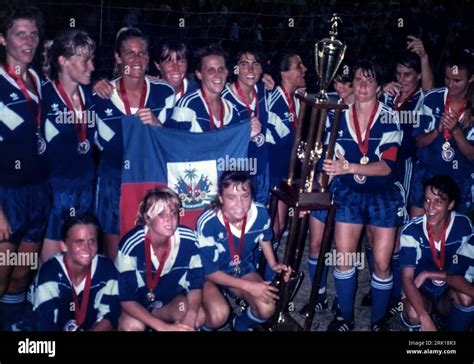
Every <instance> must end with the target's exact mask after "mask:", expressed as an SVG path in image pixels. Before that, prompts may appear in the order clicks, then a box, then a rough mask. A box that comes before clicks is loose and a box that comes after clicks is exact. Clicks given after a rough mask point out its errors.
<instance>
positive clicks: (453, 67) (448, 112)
mask: <svg viewBox="0 0 474 364" xmlns="http://www.w3.org/2000/svg"><path fill="white" fill-rule="evenodd" d="M472 67H473V62H472V58H471V56H470V55H469V54H468V53H466V52H461V53H453V54H451V56H450V57H449V58H448V60H447V62H446V67H445V84H446V87H443V88H437V89H434V90H431V91H430V92H429V93H428V94H427V95H426V97H425V99H424V101H423V106H422V109H421V112H422V114H421V117H420V125H419V126H418V127H417V128H414V130H413V134H414V135H415V136H416V146H417V148H418V152H417V158H418V162H417V165H416V166H415V171H414V174H413V182H412V186H411V191H410V196H409V206H411V208H410V212H411V216H419V215H421V214H423V209H422V208H421V207H422V205H423V191H422V190H421V186H422V183H421V181H422V180H424V179H428V178H430V177H432V176H434V175H436V174H448V175H449V176H451V177H452V178H453V179H454V180H455V181H456V183H457V184H458V186H459V190H460V194H459V195H460V196H461V197H460V200H459V207H458V210H457V211H459V212H460V213H467V212H468V211H470V210H471V209H472V208H473V203H472V196H471V195H472V193H471V189H472V177H471V174H472V171H473V166H474V165H473V162H472V161H473V159H474V146H473V144H474V123H473V117H472V115H471V110H472V86H471V85H472V82H473V81H474V75H473V69H472Z"/></svg>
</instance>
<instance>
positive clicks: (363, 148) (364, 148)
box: [352, 101, 379, 156]
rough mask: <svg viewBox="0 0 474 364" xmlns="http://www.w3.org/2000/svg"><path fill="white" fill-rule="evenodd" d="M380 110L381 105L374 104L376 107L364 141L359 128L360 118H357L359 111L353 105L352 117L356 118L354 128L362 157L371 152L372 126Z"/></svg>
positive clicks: (370, 118)
mask: <svg viewBox="0 0 474 364" xmlns="http://www.w3.org/2000/svg"><path fill="white" fill-rule="evenodd" d="M378 108H379V103H378V101H376V102H375V103H374V107H373V108H372V112H371V113H370V117H369V121H368V123H367V128H366V129H365V139H364V140H362V135H361V133H360V126H359V118H358V117H357V111H356V108H355V105H352V116H353V118H354V128H355V132H356V137H357V144H358V146H359V150H360V152H361V153H362V155H364V156H365V155H366V154H367V152H368V151H369V136H370V127H371V126H372V124H373V122H374V118H375V114H376V113H377V110H378Z"/></svg>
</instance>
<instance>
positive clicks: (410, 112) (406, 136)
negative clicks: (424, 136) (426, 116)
mask: <svg viewBox="0 0 474 364" xmlns="http://www.w3.org/2000/svg"><path fill="white" fill-rule="evenodd" d="M423 99H424V93H423V90H422V89H421V88H419V89H418V91H416V92H415V93H414V94H413V96H412V97H410V99H409V100H406V102H404V103H403V104H402V105H400V106H401V108H400V109H397V110H395V108H394V106H395V107H397V105H394V104H395V102H396V101H397V97H396V96H390V95H389V94H387V93H384V94H383V95H382V100H381V101H382V102H383V103H384V104H385V105H387V106H388V107H390V108H392V109H393V110H394V111H395V112H396V113H397V114H398V121H399V123H400V130H401V131H402V133H403V136H402V145H401V146H400V148H399V150H398V159H399V160H405V159H408V158H411V157H414V156H415V155H416V141H415V138H414V136H413V128H414V127H418V126H419V124H420V110H421V106H422V105H423ZM400 106H399V107H400Z"/></svg>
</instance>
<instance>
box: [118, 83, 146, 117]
mask: <svg viewBox="0 0 474 364" xmlns="http://www.w3.org/2000/svg"><path fill="white" fill-rule="evenodd" d="M120 97H121V98H122V101H123V105H124V106H125V112H126V113H127V115H132V111H131V109H130V102H129V101H128V96H127V90H126V89H125V82H123V77H122V78H121V79H120ZM145 98H146V81H145V80H143V87H142V91H141V92H140V102H139V104H138V108H139V109H143V108H144V107H145Z"/></svg>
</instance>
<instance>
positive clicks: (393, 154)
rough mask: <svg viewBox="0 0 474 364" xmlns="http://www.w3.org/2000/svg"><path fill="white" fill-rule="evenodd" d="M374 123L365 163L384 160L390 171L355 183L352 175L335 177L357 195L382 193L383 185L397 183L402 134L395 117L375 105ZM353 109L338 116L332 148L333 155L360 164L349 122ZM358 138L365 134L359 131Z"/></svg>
mask: <svg viewBox="0 0 474 364" xmlns="http://www.w3.org/2000/svg"><path fill="white" fill-rule="evenodd" d="M378 104H379V105H378V109H377V112H376V113H375V118H374V122H373V123H372V126H371V128H370V136H369V148H368V152H367V157H368V158H369V163H372V162H378V161H381V160H384V161H385V162H386V163H387V164H388V166H389V167H390V169H391V172H390V174H389V175H387V176H367V177H366V178H365V182H362V183H359V182H356V180H355V178H354V175H353V174H344V175H340V176H338V179H339V180H340V181H341V182H342V183H343V184H344V185H346V186H347V187H349V188H351V189H352V190H354V191H357V192H367V193H371V192H375V191H381V190H383V189H385V187H386V186H387V184H393V183H395V182H396V181H397V171H396V163H395V162H396V159H397V152H398V148H399V147H400V143H401V138H402V133H401V131H400V127H399V125H398V119H397V116H396V114H394V113H393V111H392V110H391V109H390V108H388V106H386V105H384V104H382V103H381V102H379V103H378ZM352 112H353V108H352V107H350V108H349V109H345V110H343V111H342V113H341V119H340V125H339V130H338V131H337V133H338V135H337V140H336V145H335V153H334V158H335V159H336V152H339V154H341V155H343V156H345V158H346V159H347V161H348V162H349V163H360V159H361V158H362V157H363V154H362V153H361V152H360V150H359V145H358V143H357V136H356V132H355V130H353V128H352V126H351V124H350V122H349V120H352V118H353V116H352V115H353V114H352ZM361 134H362V135H361V138H362V140H365V130H361Z"/></svg>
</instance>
